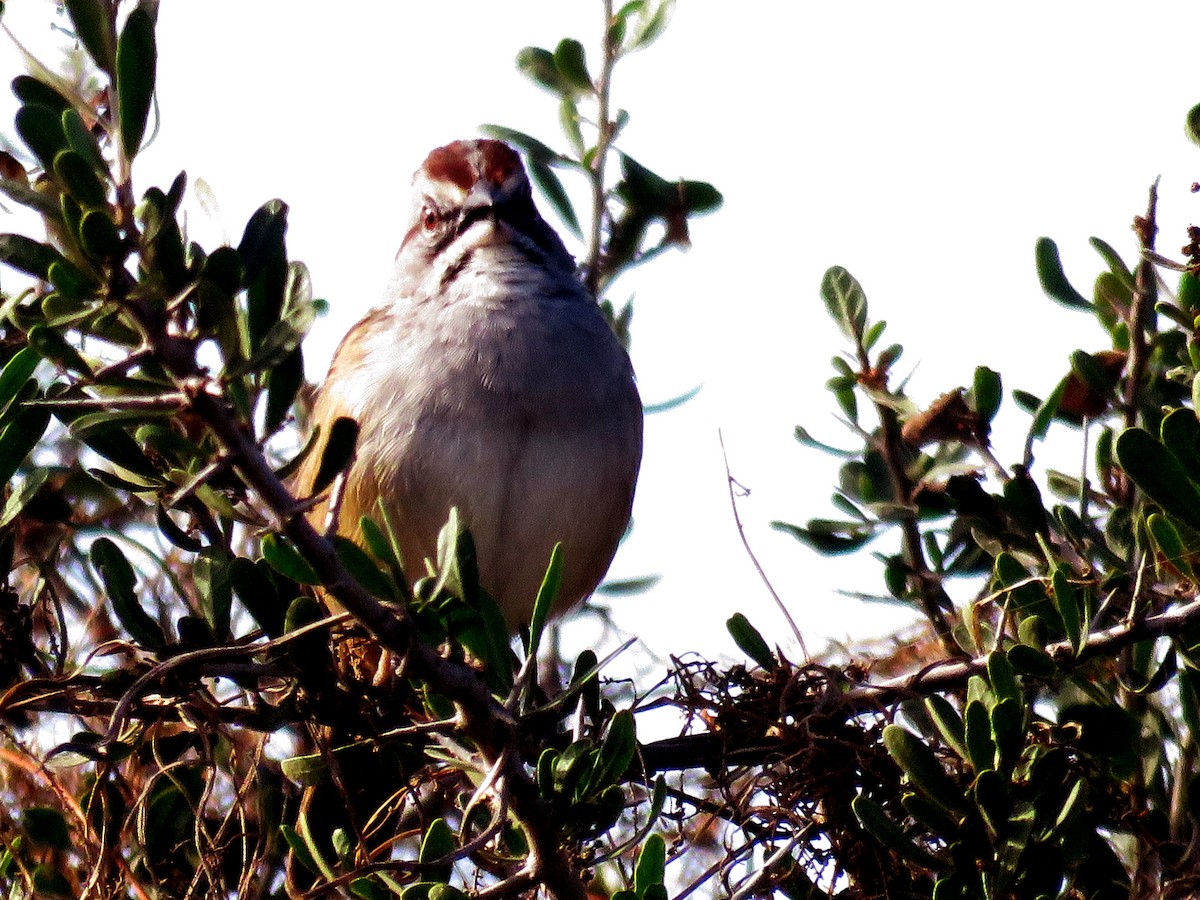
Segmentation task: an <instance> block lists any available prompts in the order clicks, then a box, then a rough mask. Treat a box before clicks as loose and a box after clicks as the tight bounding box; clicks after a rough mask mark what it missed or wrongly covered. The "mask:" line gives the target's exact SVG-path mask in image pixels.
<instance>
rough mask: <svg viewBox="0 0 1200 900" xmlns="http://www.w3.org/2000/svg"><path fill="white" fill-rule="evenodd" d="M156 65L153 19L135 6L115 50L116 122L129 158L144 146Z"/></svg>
mask: <svg viewBox="0 0 1200 900" xmlns="http://www.w3.org/2000/svg"><path fill="white" fill-rule="evenodd" d="M89 49H90V48H89ZM157 65H158V49H157V47H156V45H155V40H154V20H153V19H151V18H150V14H149V13H148V12H147V11H146V10H145V9H144V8H142V7H141V6H138V7H135V8H134V9H133V11H131V12H130V13H129V18H127V19H126V20H125V28H124V29H123V30H122V31H121V36H120V38H119V39H118V40H117V52H116V87H117V121H118V123H119V127H120V135H121V149H122V150H123V151H124V154H125V158H126V159H133V158H134V157H135V156H137V154H138V151H139V150H140V149H141V148H142V138H143V137H144V136H145V134H146V122H147V120H148V119H149V117H150V106H151V103H152V101H153V99H154V81H155V69H156V68H157Z"/></svg>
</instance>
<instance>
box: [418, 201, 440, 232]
mask: <svg viewBox="0 0 1200 900" xmlns="http://www.w3.org/2000/svg"><path fill="white" fill-rule="evenodd" d="M441 220H442V217H441V216H439V215H438V213H437V210H436V209H434V208H433V207H432V206H426V207H425V208H424V209H422V210H421V225H422V226H423V227H424V228H425V230H426V231H433V229H435V228H437V226H438V222H440V221H441Z"/></svg>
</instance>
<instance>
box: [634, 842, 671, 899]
mask: <svg viewBox="0 0 1200 900" xmlns="http://www.w3.org/2000/svg"><path fill="white" fill-rule="evenodd" d="M666 872H667V844H666V841H664V840H663V837H662V835H661V834H652V835H650V836H649V837H648V838H646V841H645V843H643V844H642V849H641V851H640V852H639V853H638V858H637V865H636V866H635V867H634V871H633V889H634V891H635V892H636V893H637V894H638V896H639V897H644V896H645V895H646V891H647V890H649V889H650V887H651V886H652V885H656V884H663V882H664V880H665V878H666Z"/></svg>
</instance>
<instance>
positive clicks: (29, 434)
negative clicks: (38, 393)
mask: <svg viewBox="0 0 1200 900" xmlns="http://www.w3.org/2000/svg"><path fill="white" fill-rule="evenodd" d="M18 396H21V395H18ZM49 424H50V413H49V411H47V410H46V409H44V408H33V409H24V410H21V411H20V412H18V413H17V414H16V415H15V416H13V417H12V419H11V420H10V421H9V422H8V424H7V425H5V426H4V430H3V431H0V485H4V484H8V483H9V482H10V481H11V480H12V477H13V475H15V474H16V471H17V469H18V468H20V466H21V463H22V462H24V461H25V457H27V456H28V455H29V454H30V452H31V451H32V450H33V448H34V447H35V446H37V442H38V441H40V440H41V439H42V435H43V434H45V433H46V428H47V426H49Z"/></svg>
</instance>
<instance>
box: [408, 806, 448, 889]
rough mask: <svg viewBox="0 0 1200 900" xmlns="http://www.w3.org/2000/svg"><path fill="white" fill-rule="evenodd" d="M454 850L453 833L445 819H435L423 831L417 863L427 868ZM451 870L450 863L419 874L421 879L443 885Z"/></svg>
mask: <svg viewBox="0 0 1200 900" xmlns="http://www.w3.org/2000/svg"><path fill="white" fill-rule="evenodd" d="M456 849H457V846H456V843H455V840H454V832H453V831H452V830H451V828H450V826H449V825H447V824H446V820H445V819H442V818H437V819H434V820H433V821H432V822H430V823H429V827H428V828H427V829H426V830H425V836H424V837H423V838H422V839H421V850H420V855H419V856H418V857H417V861H418V862H421V863H423V864H425V865H427V866H428V865H429V864H430V863H432V862H434V861H435V860H439V859H443V858H445V857H447V856H450V855H451V854H452V853H453V852H454V851H455V850H456ZM451 868H452V863H446V864H445V865H442V866H438V867H436V868H433V867H431V868H428V869H426V870H424V871H423V872H422V873H421V874H422V877H425V878H428V879H429V880H430V881H439V882H443V883H444V882H446V881H449V880H450V870H451Z"/></svg>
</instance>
